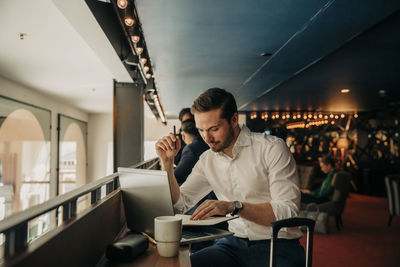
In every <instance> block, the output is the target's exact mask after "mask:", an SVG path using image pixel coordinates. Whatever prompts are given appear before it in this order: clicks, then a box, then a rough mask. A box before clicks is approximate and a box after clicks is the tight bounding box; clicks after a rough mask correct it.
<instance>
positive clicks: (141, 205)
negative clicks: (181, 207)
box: [118, 168, 174, 235]
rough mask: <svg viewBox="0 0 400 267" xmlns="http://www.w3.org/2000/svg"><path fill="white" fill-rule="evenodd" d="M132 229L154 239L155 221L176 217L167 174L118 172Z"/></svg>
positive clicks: (126, 170) (141, 171) (128, 169)
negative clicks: (160, 218) (162, 217)
mask: <svg viewBox="0 0 400 267" xmlns="http://www.w3.org/2000/svg"><path fill="white" fill-rule="evenodd" d="M118 173H119V182H120V185H121V191H122V197H123V202H124V208H125V217H126V221H127V225H128V227H129V229H131V230H134V231H136V232H146V233H148V234H150V235H154V218H155V217H157V216H165V215H174V208H173V205H172V199H171V192H170V188H169V182H168V176H167V172H165V171H158V170H145V169H133V168H118Z"/></svg>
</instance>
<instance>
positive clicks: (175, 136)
mask: <svg viewBox="0 0 400 267" xmlns="http://www.w3.org/2000/svg"><path fill="white" fill-rule="evenodd" d="M174 136H175V138H176V127H175V125H174ZM174 147H175V149H176V140H175V143H174Z"/></svg>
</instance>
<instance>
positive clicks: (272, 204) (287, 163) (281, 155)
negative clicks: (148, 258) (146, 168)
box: [156, 88, 305, 267]
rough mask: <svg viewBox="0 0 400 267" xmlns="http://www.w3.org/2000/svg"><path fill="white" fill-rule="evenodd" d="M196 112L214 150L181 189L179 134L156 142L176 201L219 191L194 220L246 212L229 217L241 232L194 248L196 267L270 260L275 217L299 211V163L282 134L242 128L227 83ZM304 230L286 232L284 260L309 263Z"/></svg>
mask: <svg viewBox="0 0 400 267" xmlns="http://www.w3.org/2000/svg"><path fill="white" fill-rule="evenodd" d="M191 110H192V113H193V114H194V117H195V121H196V127H197V128H198V130H199V132H200V134H201V136H202V138H203V139H204V141H205V142H206V143H207V144H208V145H209V146H210V150H208V151H206V152H204V153H203V154H202V155H201V156H200V159H199V161H198V162H197V164H196V165H195V167H194V168H193V170H192V172H191V174H190V175H189V177H188V178H187V180H186V182H185V183H184V184H182V186H181V187H179V186H178V183H177V182H176V179H175V176H174V169H173V161H174V156H175V154H176V152H177V151H178V150H179V148H180V140H179V139H178V138H175V136H174V135H173V134H172V133H171V134H170V135H168V136H165V137H163V138H162V139H160V140H159V141H158V142H157V143H156V151H157V154H158V156H159V157H160V160H161V165H162V168H163V169H164V170H166V171H167V173H168V178H169V182H170V187H171V194H172V201H173V203H174V207H175V209H176V210H178V211H180V212H185V211H186V210H188V209H189V208H191V207H192V206H193V205H194V204H196V203H197V201H198V200H200V199H201V198H202V197H204V196H205V195H206V194H208V193H209V192H210V191H211V190H214V192H215V194H216V195H217V197H218V199H219V200H207V201H205V202H203V203H202V204H201V205H200V206H199V207H198V208H197V209H196V211H195V212H194V213H193V215H192V217H191V218H192V219H193V220H201V219H206V218H208V217H210V216H213V215H227V214H231V215H236V214H237V215H239V216H240V218H239V219H235V220H231V221H229V230H230V231H232V232H233V233H234V236H231V237H228V238H222V239H219V240H217V241H216V242H215V243H214V245H213V246H210V247H207V248H205V249H202V250H200V251H198V252H196V253H193V254H192V255H191V263H192V266H193V267H196V266H230V267H233V266H266V265H267V264H268V262H269V246H270V239H271V227H270V224H271V222H273V221H276V220H281V219H285V218H290V217H294V216H297V214H298V210H299V205H300V190H299V186H298V177H297V173H296V164H295V161H294V159H293V157H292V155H291V153H290V151H289V149H288V147H287V146H286V144H285V142H284V141H283V140H282V139H279V138H277V137H274V136H267V135H264V134H260V133H252V132H250V130H249V129H248V128H247V127H246V126H242V127H240V126H239V124H238V113H237V106H236V102H235V99H234V97H233V95H232V94H231V93H229V92H227V91H225V90H223V89H219V88H211V89H208V90H207V91H205V92H204V93H202V94H201V95H200V96H199V97H198V98H197V99H196V100H195V101H194V103H193V106H192V109H191ZM175 142H176V143H177V146H176V148H175V146H174V143H175ZM301 235H302V234H301V232H300V231H299V229H297V228H295V229H294V228H291V229H285V230H284V231H283V230H282V231H281V233H280V235H279V238H280V239H279V241H278V245H277V251H278V255H277V256H278V259H277V263H278V266H302V265H304V257H305V255H304V249H303V248H302V247H301V245H300V243H299V241H298V238H299V237H301Z"/></svg>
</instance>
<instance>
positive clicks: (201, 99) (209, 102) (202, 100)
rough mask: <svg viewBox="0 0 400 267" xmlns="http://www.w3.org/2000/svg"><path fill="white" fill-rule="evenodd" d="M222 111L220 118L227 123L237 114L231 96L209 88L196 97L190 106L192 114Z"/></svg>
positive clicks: (217, 89)
mask: <svg viewBox="0 0 400 267" xmlns="http://www.w3.org/2000/svg"><path fill="white" fill-rule="evenodd" d="M218 108H221V109H222V113H221V118H223V119H226V120H227V121H228V122H229V121H230V119H231V118H232V116H233V115H234V114H235V112H237V106H236V101H235V98H234V97H233V95H232V94H231V93H229V92H227V91H226V90H225V89H221V88H210V89H207V90H206V91H205V92H203V93H202V94H201V95H200V96H198V97H197V98H196V99H195V100H194V102H193V105H192V109H191V111H192V114H195V113H196V112H207V111H210V110H214V109H218Z"/></svg>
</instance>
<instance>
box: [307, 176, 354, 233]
mask: <svg viewBox="0 0 400 267" xmlns="http://www.w3.org/2000/svg"><path fill="white" fill-rule="evenodd" d="M350 181H351V174H350V173H348V172H346V171H339V172H337V173H336V174H335V176H334V177H333V179H332V185H333V187H334V191H333V196H332V200H331V201H329V202H325V203H321V204H317V205H315V206H314V207H315V209H318V210H319V211H323V212H327V213H328V215H329V216H335V223H336V228H337V229H338V231H340V227H341V226H343V221H342V213H343V210H344V207H345V206H346V200H347V197H348V195H349V191H350Z"/></svg>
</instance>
